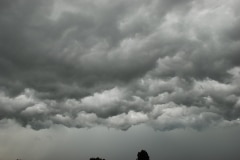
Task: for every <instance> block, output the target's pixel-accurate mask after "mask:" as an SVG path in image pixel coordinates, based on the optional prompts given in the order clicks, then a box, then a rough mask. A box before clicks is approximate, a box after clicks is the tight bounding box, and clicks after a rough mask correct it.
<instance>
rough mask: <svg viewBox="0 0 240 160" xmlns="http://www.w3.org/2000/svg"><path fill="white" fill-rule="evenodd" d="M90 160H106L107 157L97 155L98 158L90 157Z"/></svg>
mask: <svg viewBox="0 0 240 160" xmlns="http://www.w3.org/2000/svg"><path fill="white" fill-rule="evenodd" d="M90 160H105V159H102V158H99V157H97V158H90Z"/></svg>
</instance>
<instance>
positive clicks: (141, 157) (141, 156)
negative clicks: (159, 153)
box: [137, 150, 149, 160]
mask: <svg viewBox="0 0 240 160" xmlns="http://www.w3.org/2000/svg"><path fill="white" fill-rule="evenodd" d="M137 160H149V156H148V153H147V152H146V151H145V150H141V151H140V152H138V154H137Z"/></svg>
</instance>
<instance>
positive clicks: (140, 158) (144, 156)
mask: <svg viewBox="0 0 240 160" xmlns="http://www.w3.org/2000/svg"><path fill="white" fill-rule="evenodd" d="M90 160H105V159H104V158H103V159H102V158H99V157H97V158H90ZM136 160H150V158H149V156H148V153H147V151H145V150H141V151H140V152H138V154H137V159H136Z"/></svg>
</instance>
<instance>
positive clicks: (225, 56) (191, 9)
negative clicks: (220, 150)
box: [0, 0, 240, 130]
mask: <svg viewBox="0 0 240 160" xmlns="http://www.w3.org/2000/svg"><path fill="white" fill-rule="evenodd" d="M239 7H240V3H239V1H238V0H229V1H219V0H210V1H209V0H150V1H143V0H133V1H128V0H118V1H110V0H94V1H88V0H68V1H67V0H65V1H64V0H55V1H54V0H42V1H38V0H14V1H7V0H3V1H1V2H0V89H1V91H0V118H1V119H13V120H15V121H17V122H18V123H20V124H22V125H23V126H30V127H32V128H34V129H41V128H48V127H51V126H53V125H56V124H60V125H64V126H67V127H77V128H81V127H94V126H106V127H110V128H117V129H122V130H126V129H128V128H130V127H131V126H133V125H138V124H142V123H144V124H147V125H149V126H151V127H153V128H154V129H156V130H171V129H175V128H189V127H190V128H194V129H197V130H201V129H204V128H206V127H214V126H223V127H225V126H232V125H239V124H240V120H239V119H240V54H239V53H240V30H239V26H240V12H239Z"/></svg>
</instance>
